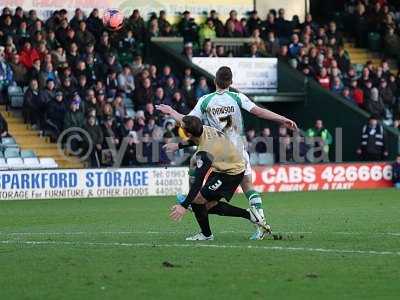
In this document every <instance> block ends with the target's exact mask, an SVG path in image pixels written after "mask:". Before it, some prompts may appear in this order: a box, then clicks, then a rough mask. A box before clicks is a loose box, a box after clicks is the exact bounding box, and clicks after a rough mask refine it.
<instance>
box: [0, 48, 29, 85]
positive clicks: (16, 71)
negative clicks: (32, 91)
mask: <svg viewBox="0 0 400 300" xmlns="http://www.w3.org/2000/svg"><path fill="white" fill-rule="evenodd" d="M0 56H1V54H0ZM0 60H1V59H0ZM10 66H11V69H12V71H13V76H14V81H15V82H16V84H17V85H18V86H20V87H23V86H25V85H27V83H28V80H27V74H28V70H27V69H26V67H25V66H24V65H23V64H22V63H21V61H20V59H19V54H18V53H14V54H13V56H12V61H11V63H10Z"/></svg>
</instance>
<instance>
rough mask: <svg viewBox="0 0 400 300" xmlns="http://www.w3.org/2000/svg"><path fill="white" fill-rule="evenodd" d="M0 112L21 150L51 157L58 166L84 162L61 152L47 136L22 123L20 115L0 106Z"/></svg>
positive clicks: (71, 165)
mask: <svg viewBox="0 0 400 300" xmlns="http://www.w3.org/2000/svg"><path fill="white" fill-rule="evenodd" d="M0 113H1V114H2V116H3V117H4V119H5V120H6V122H7V124H8V131H9V132H10V134H11V135H12V136H13V137H14V138H15V140H16V142H17V143H18V145H19V146H20V147H21V149H22V150H28V149H29V150H33V151H35V153H36V155H37V156H38V157H52V158H54V159H55V161H56V162H57V164H58V166H59V167H60V168H70V169H80V168H83V167H84V164H83V163H82V162H81V161H79V159H78V158H77V157H73V156H67V155H64V154H63V153H61V152H60V151H59V150H58V148H57V144H55V143H51V142H50V139H49V138H48V137H42V136H40V132H39V131H37V130H34V129H32V128H31V126H30V125H27V124H24V121H23V119H22V117H19V116H17V115H16V114H14V113H12V112H10V111H7V110H6V108H5V106H4V105H2V106H0Z"/></svg>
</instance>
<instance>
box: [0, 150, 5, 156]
mask: <svg viewBox="0 0 400 300" xmlns="http://www.w3.org/2000/svg"><path fill="white" fill-rule="evenodd" d="M0 158H4V153H3V151H2V150H1V149H0Z"/></svg>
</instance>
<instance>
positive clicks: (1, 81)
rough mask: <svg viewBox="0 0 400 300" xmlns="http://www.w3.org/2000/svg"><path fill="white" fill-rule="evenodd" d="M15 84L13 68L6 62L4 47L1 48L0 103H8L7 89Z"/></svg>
mask: <svg viewBox="0 0 400 300" xmlns="http://www.w3.org/2000/svg"><path fill="white" fill-rule="evenodd" d="M13 82H14V77H13V71H12V68H11V66H10V65H9V64H8V62H6V60H5V53H4V47H1V46H0V103H1V104H4V103H5V102H6V99H5V96H6V92H7V89H8V87H9V86H10V85H12V84H13Z"/></svg>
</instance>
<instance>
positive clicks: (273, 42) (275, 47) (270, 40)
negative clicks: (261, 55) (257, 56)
mask: <svg viewBox="0 0 400 300" xmlns="http://www.w3.org/2000/svg"><path fill="white" fill-rule="evenodd" d="M265 50H266V52H267V53H268V54H270V55H271V56H273V57H275V56H277V55H278V54H279V50H280V47H279V40H278V39H277V38H275V33H274V32H273V31H269V32H268V35H267V41H266V47H265Z"/></svg>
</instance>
